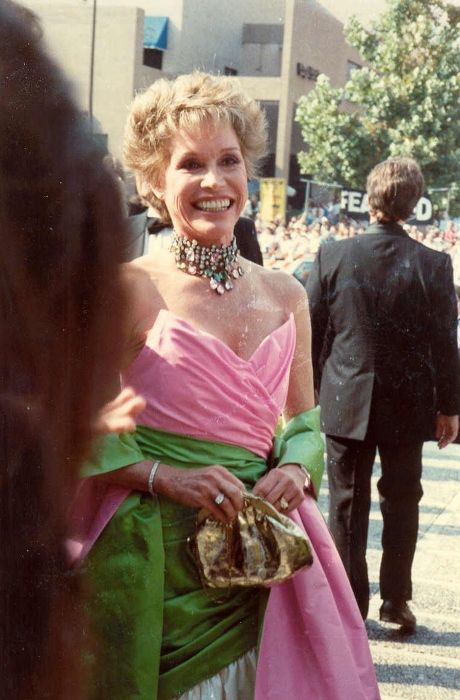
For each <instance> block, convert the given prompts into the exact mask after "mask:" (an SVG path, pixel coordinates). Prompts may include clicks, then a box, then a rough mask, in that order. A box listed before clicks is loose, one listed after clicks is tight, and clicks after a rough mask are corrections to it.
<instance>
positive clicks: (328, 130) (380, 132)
mask: <svg viewBox="0 0 460 700" xmlns="http://www.w3.org/2000/svg"><path fill="white" fill-rule="evenodd" d="M456 9H457V8H455V7H454V8H452V6H450V8H448V6H447V4H446V3H445V2H443V1H442V0H387V8H386V11H385V13H384V14H382V15H381V16H380V17H379V19H378V20H377V21H376V22H375V23H374V25H373V26H372V28H371V29H370V30H367V29H365V28H364V27H363V26H362V25H361V24H360V23H359V21H358V20H357V19H356V18H354V17H353V18H352V19H351V20H350V21H349V23H348V25H347V26H346V28H345V35H346V37H347V40H348V42H349V43H350V44H351V45H352V46H354V47H355V48H356V49H357V50H358V51H359V53H360V54H361V56H362V58H363V62H364V67H363V68H362V69H360V70H355V71H353V73H352V75H351V77H350V80H349V81H348V82H347V84H346V85H345V87H344V88H333V87H332V86H331V83H330V81H329V79H328V78H327V77H326V76H324V75H322V76H320V77H319V79H318V82H317V85H316V87H315V88H314V89H313V90H312V91H311V92H310V93H309V94H308V95H306V96H305V97H302V98H301V99H300V101H299V105H298V108H297V113H296V120H297V121H298V122H299V123H300V125H301V129H302V135H303V138H304V141H305V143H306V146H307V149H306V150H305V151H304V152H302V153H299V155H298V160H299V164H300V167H301V170H302V172H303V173H308V174H310V175H312V176H313V177H316V178H317V179H319V180H333V181H335V182H339V183H341V184H348V185H351V186H354V187H359V188H363V187H364V184H365V180H366V175H367V173H368V172H369V170H370V169H371V168H372V167H373V166H374V165H375V164H376V163H378V162H379V161H381V160H384V159H385V158H388V157H391V156H399V155H403V156H411V157H413V158H415V159H416V160H417V161H418V162H419V163H420V165H421V166H422V168H423V172H424V175H425V178H426V180H427V184H428V185H429V186H430V187H442V186H447V185H448V184H450V183H452V182H454V181H459V180H460V40H459V29H458V19H459V18H458V13H456V12H455V10H456ZM448 10H449V11H448Z"/></svg>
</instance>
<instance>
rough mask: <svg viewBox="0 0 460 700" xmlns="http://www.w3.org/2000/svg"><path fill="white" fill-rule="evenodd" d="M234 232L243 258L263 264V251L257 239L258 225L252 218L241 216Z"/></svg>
mask: <svg viewBox="0 0 460 700" xmlns="http://www.w3.org/2000/svg"><path fill="white" fill-rule="evenodd" d="M234 233H235V238H236V242H237V244H238V249H239V251H240V253H241V255H242V256H243V258H246V259H247V260H252V262H255V263H257V264H258V265H263V264H264V261H263V258H262V252H261V250H260V245H259V241H258V240H257V232H256V227H255V225H254V222H253V221H252V219H248V218H247V217H246V216H240V218H239V219H238V221H237V222H236V224H235V230H234Z"/></svg>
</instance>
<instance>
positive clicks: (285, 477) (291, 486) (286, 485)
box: [252, 464, 305, 513]
mask: <svg viewBox="0 0 460 700" xmlns="http://www.w3.org/2000/svg"><path fill="white" fill-rule="evenodd" d="M304 484H305V474H304V472H303V469H302V468H301V467H299V465H298V464H283V466H282V467H278V468H276V469H270V471H268V472H267V473H266V474H264V476H263V477H262V478H261V479H259V481H258V482H257V483H256V485H255V486H254V488H253V490H252V492H253V494H254V496H261V497H262V498H265V499H266V500H267V501H268V502H269V503H271V504H272V505H274V506H275V508H277V510H279V511H280V512H281V513H290V512H291V510H295V509H296V508H298V507H299V506H300V504H301V503H302V501H303V499H304V497H305V493H304V490H303V487H304ZM282 499H284V501H282ZM286 503H287V504H288V505H287V507H286V508H282V507H281V504H283V505H286Z"/></svg>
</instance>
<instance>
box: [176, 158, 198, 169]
mask: <svg viewBox="0 0 460 700" xmlns="http://www.w3.org/2000/svg"><path fill="white" fill-rule="evenodd" d="M181 167H182V168H183V169H184V170H197V169H198V168H199V167H200V164H199V162H198V161H197V160H193V159H192V158H191V159H190V160H186V161H184V162H183V163H182V166H181Z"/></svg>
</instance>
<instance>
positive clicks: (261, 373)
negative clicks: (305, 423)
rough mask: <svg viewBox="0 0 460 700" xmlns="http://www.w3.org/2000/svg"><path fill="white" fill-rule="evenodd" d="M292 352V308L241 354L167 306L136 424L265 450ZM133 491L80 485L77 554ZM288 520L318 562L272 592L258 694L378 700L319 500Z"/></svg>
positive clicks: (147, 351)
mask: <svg viewBox="0 0 460 700" xmlns="http://www.w3.org/2000/svg"><path fill="white" fill-rule="evenodd" d="M294 349H295V322H294V318H293V316H292V315H291V316H290V318H289V319H288V320H287V321H286V322H285V323H284V324H283V325H282V326H280V327H279V328H278V329H276V330H275V331H273V333H271V334H270V335H269V336H267V337H266V338H265V339H264V340H263V341H262V343H261V344H260V345H259V347H258V348H257V350H256V351H255V352H254V354H253V355H252V357H251V358H250V359H249V360H243V359H241V358H240V357H238V356H237V355H236V354H235V353H234V352H233V351H232V350H231V349H230V348H229V347H227V346H226V345H225V343H223V342H222V341H220V340H219V339H218V338H216V337H214V336H213V335H211V334H209V333H205V332H203V331H198V330H196V329H195V328H194V327H193V326H192V325H191V324H190V323H188V322H187V321H185V320H183V319H181V318H179V317H177V316H176V315H175V314H173V313H171V312H170V311H168V310H165V309H164V310H162V311H160V313H159V315H158V317H157V320H156V322H155V324H154V326H153V328H152V329H151V331H150V333H149V335H148V338H147V343H146V346H145V347H144V349H143V350H142V352H141V353H140V355H139V356H138V358H137V359H136V360H135V362H134V363H133V364H132V365H131V367H130V368H129V370H128V371H127V372H126V375H125V377H124V383H125V384H126V385H129V386H132V387H133V388H134V389H136V391H138V392H139V393H140V394H142V395H143V396H144V397H145V399H146V401H147V405H146V408H145V410H144V411H143V412H142V414H141V415H140V416H139V418H138V422H139V424H142V425H147V426H150V427H152V428H156V429H158V430H162V431H169V432H173V433H179V434H184V435H188V436H190V437H195V438H200V439H205V440H215V441H218V442H225V443H230V444H235V445H239V446H242V447H245V448H246V449H248V450H251V451H252V452H254V453H256V454H258V455H261V456H264V457H266V456H267V455H268V453H269V451H270V448H271V444H272V438H273V433H274V429H275V426H276V423H277V420H278V418H279V415H280V413H281V411H282V409H283V407H284V403H285V401H286V395H287V390H288V384H289V371H290V366H291V362H292V357H293V353H294ZM88 481H91V480H87V482H88ZM86 486H87V487H88V488H85V487H86ZM127 493H128V492H126V491H124V490H123V489H119V488H111V489H108V490H107V492H106V493H105V494H104V496H103V497H102V498H101V496H100V493H99V495H96V494H94V498H93V497H92V495H91V488H90V484H83V485H82V490H81V497H80V499H78V501H79V502H80V505H79V504H78V501H77V506H76V510H75V513H74V514H75V515H76V519H77V521H79V523H80V537H79V542H78V543H76V542H74V543H73V545H74V552H75V555H76V558H81V556H82V555H83V554H85V553H86V552H87V551H88V550H89V549H90V547H91V545H92V544H93V542H94V541H95V539H96V538H97V536H98V535H99V533H100V532H101V531H102V529H103V528H104V526H105V525H106V524H107V522H108V521H109V520H110V518H111V517H112V515H113V513H114V512H115V510H116V509H117V507H118V506H119V504H120V503H121V502H122V501H123V499H124V498H125V497H126V495H127ZM82 516H83V519H84V520H85V521H86V524H87V527H86V530H85V528H83V531H82V530H81V523H82ZM291 517H292V518H293V520H295V521H296V522H297V523H298V524H299V525H300V526H301V527H303V528H304V529H305V530H306V532H307V534H308V536H309V538H310V541H311V544H312V548H313V552H314V563H313V566H312V567H311V568H310V569H308V570H306V571H302V572H300V573H299V574H297V575H296V576H295V577H294V578H292V579H291V580H289V581H286V582H285V583H283V584H279V585H277V586H273V587H272V589H271V591H270V596H269V601H268V606H267V610H266V615H265V620H264V628H263V634H262V639H261V644H260V649H259V656H258V663H257V680H256V694H255V698H256V700H286V698H292V700H378V698H379V697H380V695H379V691H378V687H377V682H376V677H375V672H374V667H373V664H372V659H371V656H370V651H369V645H368V640H367V635H366V630H365V627H364V624H363V621H362V619H361V616H360V613H359V610H358V607H357V605H356V602H355V599H354V596H353V593H352V591H351V588H350V585H349V583H348V579H347V577H346V574H345V571H344V569H343V566H342V563H341V561H340V558H339V555H338V553H337V550H336V548H335V546H334V544H333V542H332V539H331V536H330V534H329V531H328V529H327V526H326V524H325V522H324V520H323V517H322V515H321V513H320V512H319V509H318V507H317V504H316V502H315V501H314V500H313V499H312V498H306V499H305V501H304V503H303V504H302V505H301V507H300V508H299V509H298V511H295V512H294V513H292V514H291Z"/></svg>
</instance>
